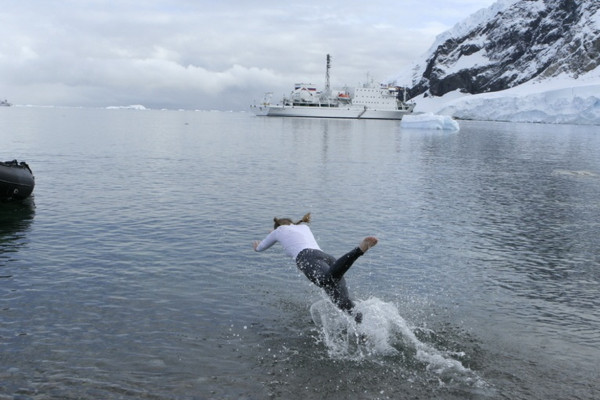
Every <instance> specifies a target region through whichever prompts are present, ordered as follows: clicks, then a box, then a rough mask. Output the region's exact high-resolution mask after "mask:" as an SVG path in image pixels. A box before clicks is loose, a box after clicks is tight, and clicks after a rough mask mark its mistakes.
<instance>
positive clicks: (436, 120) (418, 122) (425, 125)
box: [400, 112, 460, 131]
mask: <svg viewBox="0 0 600 400" xmlns="http://www.w3.org/2000/svg"><path fill="white" fill-rule="evenodd" d="M400 126H401V127H402V128H406V129H430V130H440V131H458V130H459V129H460V127H459V126H458V122H456V121H455V120H454V119H452V117H450V116H448V115H436V114H434V113H431V112H427V113H422V114H412V115H405V116H404V117H402V122H401V123H400Z"/></svg>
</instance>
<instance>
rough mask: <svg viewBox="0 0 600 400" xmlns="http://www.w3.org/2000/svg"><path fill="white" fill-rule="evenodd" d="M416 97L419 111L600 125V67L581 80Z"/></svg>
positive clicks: (563, 77)
mask: <svg viewBox="0 0 600 400" xmlns="http://www.w3.org/2000/svg"><path fill="white" fill-rule="evenodd" d="M414 100H415V101H416V103H417V107H416V108H415V111H417V112H430V113H436V114H441V115H447V116H452V117H454V118H458V119H472V120H483V121H509V122H537V123H550V124H577V125H600V70H599V71H592V72H591V73H589V74H586V75H583V76H580V77H579V79H573V78H571V77H568V76H566V75H561V76H558V77H556V78H554V79H546V80H544V81H541V82H540V81H530V82H527V83H525V84H523V85H519V86H516V87H514V88H511V89H507V90H502V91H499V92H493V93H483V94H477V95H469V94H464V93H460V92H459V91H454V92H450V93H447V94H446V95H445V96H443V97H424V96H419V97H417V98H416V99H414Z"/></svg>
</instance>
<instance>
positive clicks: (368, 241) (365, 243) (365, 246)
mask: <svg viewBox="0 0 600 400" xmlns="http://www.w3.org/2000/svg"><path fill="white" fill-rule="evenodd" d="M376 244H377V238H376V237H375V236H367V237H366V238H364V239H363V240H362V242H360V244H359V245H358V247H359V248H360V250H361V251H362V252H363V253H366V252H367V250H369V249H370V248H371V247H373V246H375V245H376Z"/></svg>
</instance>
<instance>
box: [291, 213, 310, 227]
mask: <svg viewBox="0 0 600 400" xmlns="http://www.w3.org/2000/svg"><path fill="white" fill-rule="evenodd" d="M303 222H304V223H305V224H309V223H310V213H306V214H304V217H302V219H301V220H300V221H298V222H295V223H294V225H300V224H301V223H303Z"/></svg>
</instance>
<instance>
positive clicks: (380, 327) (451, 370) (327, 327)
mask: <svg viewBox="0 0 600 400" xmlns="http://www.w3.org/2000/svg"><path fill="white" fill-rule="evenodd" d="M355 310H356V311H358V312H361V313H362V314H363V321H362V323H361V324H357V323H356V322H355V321H354V318H353V317H352V316H350V315H347V314H346V313H344V312H342V311H340V310H339V309H337V308H336V307H335V306H334V305H333V304H332V303H331V302H330V301H328V300H321V301H318V302H316V303H314V304H313V305H312V306H311V308H310V312H311V316H312V318H313V321H314V322H315V324H316V325H317V328H318V330H319V333H320V338H321V340H322V342H323V344H324V345H325V346H326V348H327V352H328V354H329V356H330V357H332V358H335V359H344V360H355V361H362V360H374V361H377V360H382V361H383V360H384V359H385V358H386V357H389V356H396V355H402V356H404V357H405V358H406V357H410V358H414V359H415V361H418V362H420V363H423V364H425V369H426V370H427V371H430V372H433V373H435V374H437V375H438V376H439V377H440V378H447V377H448V376H450V377H452V378H458V379H461V380H462V381H464V382H471V383H475V384H476V385H477V386H484V385H485V382H484V381H483V380H482V379H481V378H479V377H478V376H477V374H476V373H475V372H473V371H472V370H470V369H469V368H466V367H465V366H463V365H462V363H461V362H460V361H459V360H457V359H455V358H452V356H464V353H453V352H444V351H441V350H438V349H436V348H435V347H433V346H432V345H429V344H427V343H424V342H422V341H420V340H419V339H418V338H417V336H416V335H415V334H414V332H413V329H411V327H410V326H409V324H408V323H407V321H406V320H405V319H404V318H402V316H401V315H400V313H399V311H398V308H397V307H396V306H395V305H394V304H392V303H386V302H384V301H382V300H380V299H378V298H370V299H368V300H365V301H359V302H357V303H356V308H355Z"/></svg>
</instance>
